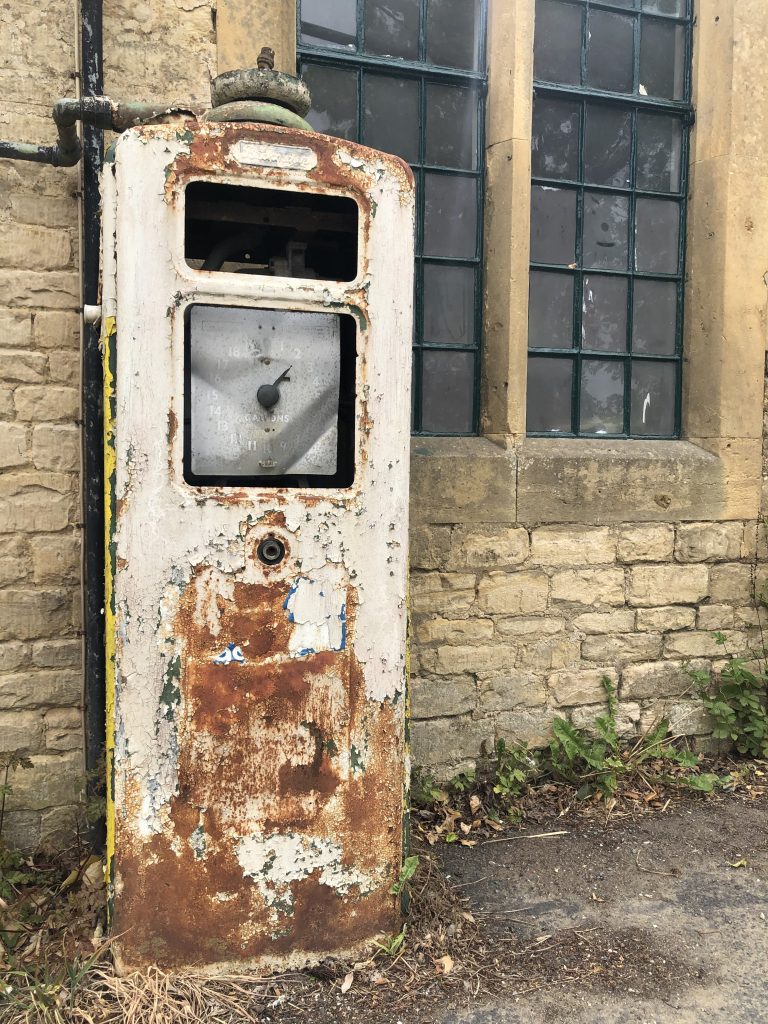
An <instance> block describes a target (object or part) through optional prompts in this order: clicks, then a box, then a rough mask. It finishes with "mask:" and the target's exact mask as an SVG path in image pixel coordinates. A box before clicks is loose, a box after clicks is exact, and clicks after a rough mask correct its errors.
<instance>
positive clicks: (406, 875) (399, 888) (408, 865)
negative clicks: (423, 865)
mask: <svg viewBox="0 0 768 1024" xmlns="http://www.w3.org/2000/svg"><path fill="white" fill-rule="evenodd" d="M418 866H419V858H418V857H406V858H405V860H404V861H403V866H402V867H401V868H400V877H399V878H398V879H397V881H396V882H395V883H394V885H393V886H392V888H391V889H390V890H389V891H390V892H391V893H392V895H393V896H400V895H401V893H402V892H403V890H404V889H405V888H406V887H407V885H408V884H409V882H410V881H411V879H412V878H413V876H414V875H415V874H416V870H417V868H418Z"/></svg>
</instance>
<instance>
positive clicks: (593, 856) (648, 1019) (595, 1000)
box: [259, 797, 768, 1024]
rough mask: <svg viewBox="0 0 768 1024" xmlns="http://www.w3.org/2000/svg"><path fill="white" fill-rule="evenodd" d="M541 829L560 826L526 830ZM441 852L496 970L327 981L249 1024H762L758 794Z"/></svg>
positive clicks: (765, 958)
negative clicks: (369, 982)
mask: <svg viewBox="0 0 768 1024" xmlns="http://www.w3.org/2000/svg"><path fill="white" fill-rule="evenodd" d="M542 832H565V833H566V834H564V835H556V836H551V837H548V838H525V836H526V834H539V833H542ZM513 837H514V838H513ZM440 856H441V859H442V863H443V866H444V869H445V872H446V873H447V876H448V877H447V881H448V885H449V886H450V887H451V888H452V889H454V890H455V891H456V892H457V893H459V894H463V898H464V900H465V901H466V902H465V903H463V907H464V912H465V913H468V914H469V915H470V916H471V918H473V919H474V921H475V922H476V924H477V927H478V928H479V933H478V936H477V939H476V942H477V944H478V945H479V946H480V947H481V948H480V950H479V952H480V959H481V960H485V962H486V963H487V962H488V961H494V962H495V964H496V970H495V972H494V971H492V972H491V973H490V975H488V974H487V973H484V972H480V971H479V970H477V971H475V970H474V967H475V966H477V965H475V964H474V963H473V970H471V971H467V970H464V971H462V970H461V968H462V967H463V966H465V965H462V964H461V963H460V959H459V958H460V956H461V952H460V949H459V950H458V951H456V952H455V954H454V958H455V961H456V962H455V965H454V968H453V971H452V972H451V976H450V977H442V978H441V977H435V979H434V982H433V983H431V984H428V985H427V986H426V987H425V986H424V985H423V984H421V983H418V984H415V985H414V986H413V989H412V991H409V987H410V986H409V985H408V983H407V979H406V981H405V984H404V986H403V987H400V988H398V987H397V986H393V985H391V984H390V985H386V986H382V989H381V990H379V991H377V990H376V987H375V986H373V987H370V986H369V987H368V988H367V994H366V993H364V992H361V991H360V985H359V982H358V980H357V979H356V981H355V983H354V985H353V987H352V990H351V991H350V992H349V993H348V994H346V995H344V994H342V993H341V989H340V982H341V978H339V979H338V980H337V981H336V983H334V984H333V985H331V986H329V985H328V984H326V985H324V986H321V987H319V988H315V989H314V990H312V989H309V990H305V991H304V992H303V993H301V995H299V994H298V993H296V992H295V991H294V992H293V993H292V994H291V995H290V996H289V997H288V1001H287V1002H286V1003H284V1004H283V1005H282V1006H281V1007H279V1008H277V1007H275V1008H274V1009H271V1010H267V1011H266V1012H262V1014H260V1015H259V1020H262V1021H265V1022H266V1021H288V1020H291V1021H293V1020H311V1021H312V1022H313V1024H341V1022H347V1021H350V1022H355V1024H518V1022H519V1024H566V1022H567V1024H587V1022H589V1024H709V1022H722V1024H726V1022H727V1024H768V886H767V885H766V883H767V882H768V801H767V800H766V799H765V797H763V798H761V799H758V800H754V801H748V800H743V799H738V798H735V797H730V798H728V797H726V798H723V799H716V800H704V799H700V798H696V797H691V798H688V799H684V800H682V801H680V802H678V803H676V804H675V805H671V806H670V807H669V808H668V809H667V810H666V811H664V812H656V813H654V814H650V815H647V816H644V817H642V818H640V819H636V820H633V819H632V818H619V819H615V820H613V821H609V822H608V823H607V824H605V823H604V822H596V821H595V820H594V819H593V820H578V819H577V820H575V821H574V820H570V819H568V820H566V821H565V822H563V821H562V820H558V819H556V818H555V819H552V820H549V821H546V822H539V823H537V825H536V827H535V829H531V828H529V829H527V830H523V832H521V833H507V834H505V835H504V836H503V837H501V838H499V839H496V840H494V841H485V842H480V843H478V845H477V846H475V847H473V848H471V849H468V848H465V847H462V846H460V845H458V844H454V845H449V846H446V845H443V846H442V847H441V848H440ZM436 973H437V972H436ZM459 976H462V980H461V982H459ZM475 976H476V978H477V982H476V983H475V982H474V977H475ZM363 987H365V986H363Z"/></svg>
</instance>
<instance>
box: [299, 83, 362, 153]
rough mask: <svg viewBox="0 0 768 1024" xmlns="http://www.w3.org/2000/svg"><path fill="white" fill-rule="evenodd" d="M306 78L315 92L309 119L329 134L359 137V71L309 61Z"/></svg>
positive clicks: (348, 137)
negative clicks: (341, 69)
mask: <svg viewBox="0 0 768 1024" xmlns="http://www.w3.org/2000/svg"><path fill="white" fill-rule="evenodd" d="M302 76H303V78H304V81H305V82H306V83H307V85H308V86H309V91H310V92H311V94H312V109H311V110H310V112H309V114H308V115H307V120H308V121H309V123H310V124H311V125H312V127H313V128H314V129H315V130H316V131H318V132H323V133H324V134H325V135H338V136H339V138H342V139H352V140H353V141H356V140H357V72H356V71H340V70H339V69H338V68H326V67H320V66H319V65H318V64H305V65H304V68H303V70H302Z"/></svg>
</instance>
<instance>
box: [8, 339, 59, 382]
mask: <svg viewBox="0 0 768 1024" xmlns="http://www.w3.org/2000/svg"><path fill="white" fill-rule="evenodd" d="M0 342H2V338H0ZM47 364H48V358H47V356H45V355H44V354H43V353H42V352H26V351H24V350H23V349H10V350H9V349H0V380H7V381H21V382H23V383H26V384H39V383H42V381H44V380H45V371H46V367H47Z"/></svg>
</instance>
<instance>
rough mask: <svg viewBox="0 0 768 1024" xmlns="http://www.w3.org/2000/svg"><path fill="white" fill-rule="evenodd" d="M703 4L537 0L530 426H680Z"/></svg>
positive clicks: (600, 431) (608, 432)
mask: <svg viewBox="0 0 768 1024" xmlns="http://www.w3.org/2000/svg"><path fill="white" fill-rule="evenodd" d="M691 3H692V0H536V24H535V35H534V101H533V132H532V153H531V160H532V175H533V178H532V187H531V275H530V304H529V331H528V337H529V341H528V344H529V352H528V409H527V416H528V432H529V434H533V435H539V436H548V437H551V436H565V437H568V436H570V437H642V438H672V437H678V436H679V434H680V391H681V380H680V373H681V363H682V330H683V279H684V262H685V217H686V196H687V187H688V136H689V128H690V125H691V123H692V120H693V117H692V109H691V102H690V95H691V72H690V68H691V22H692V10H691Z"/></svg>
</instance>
